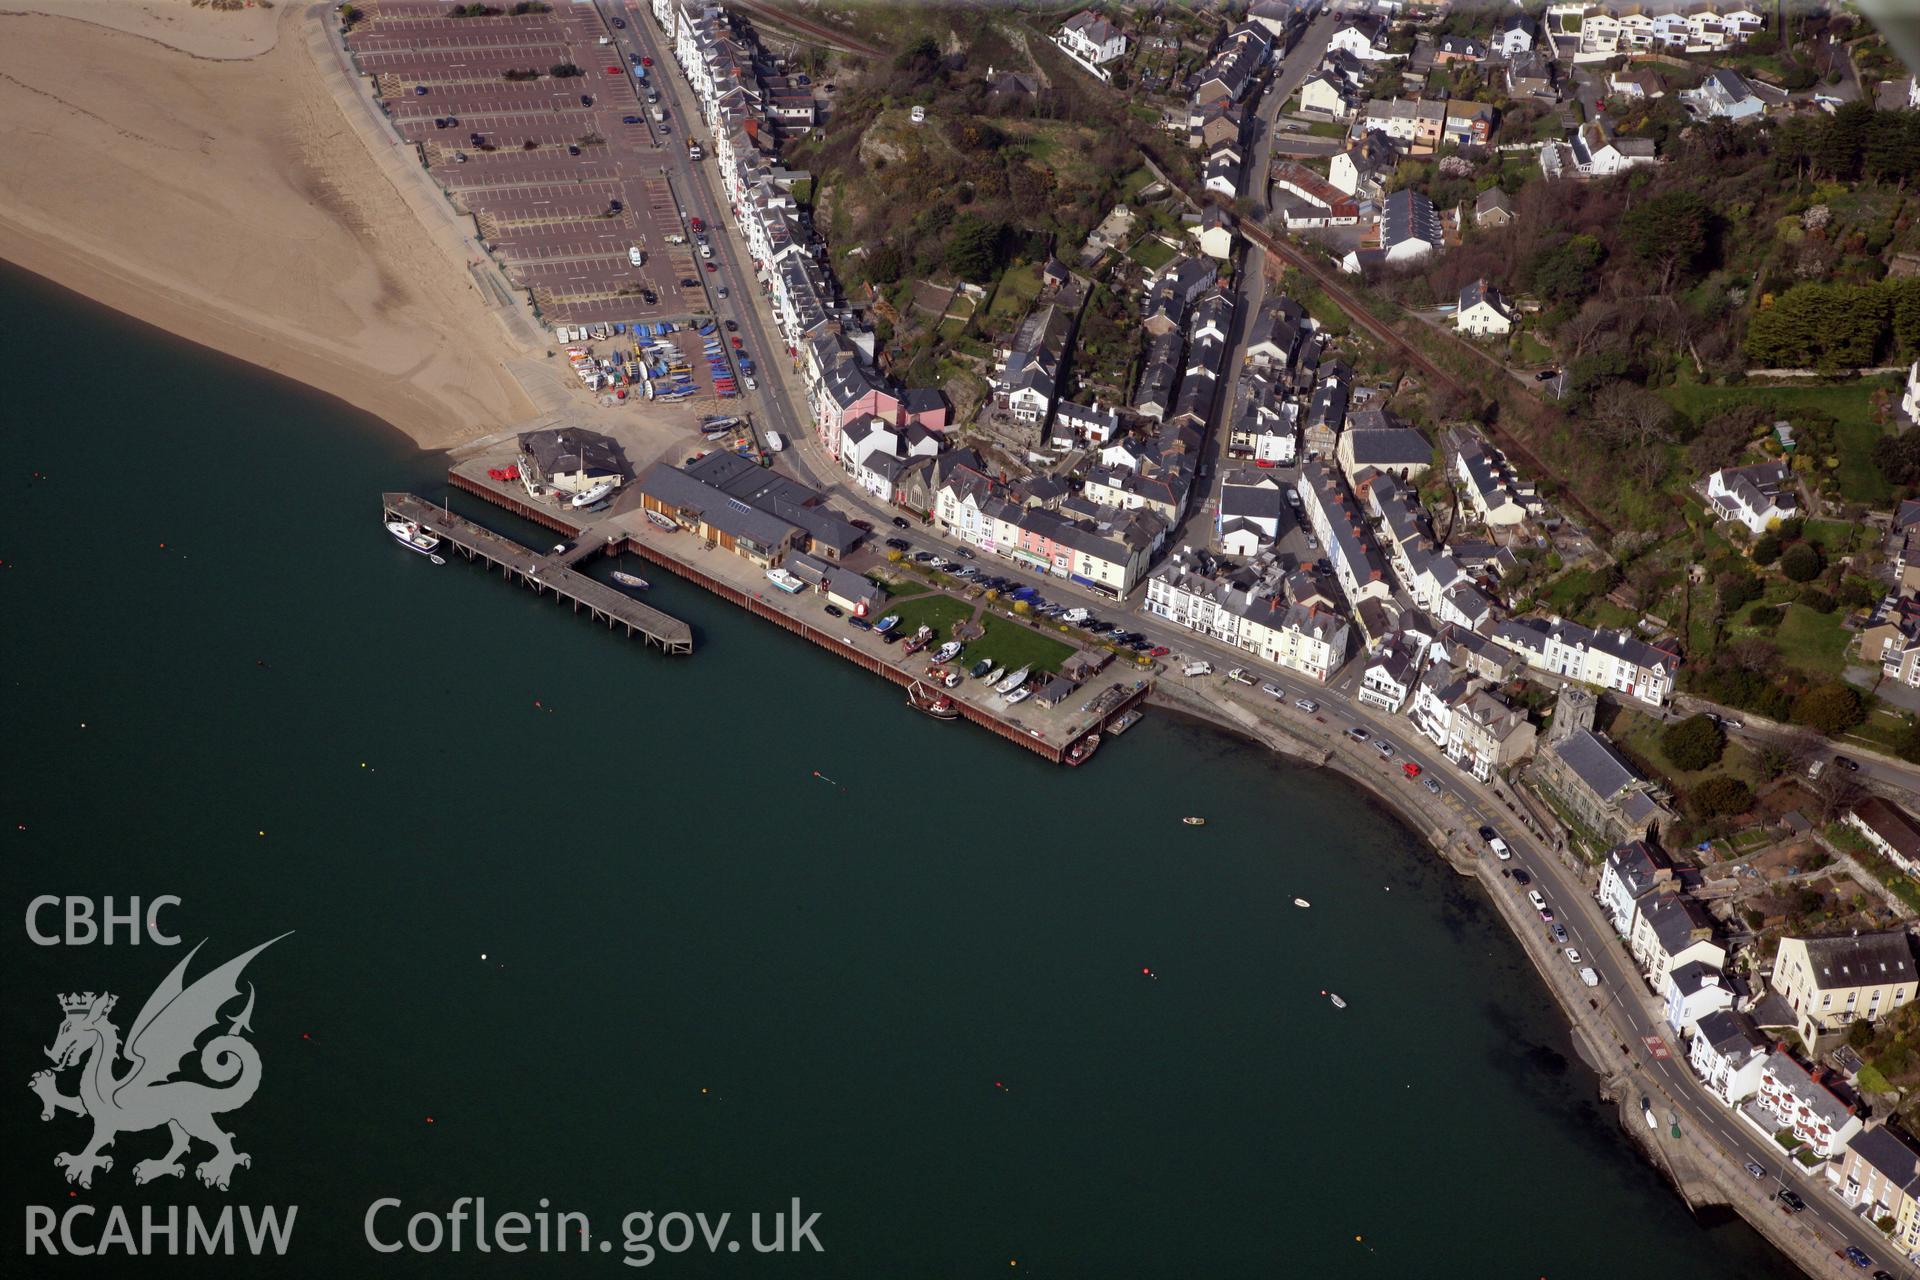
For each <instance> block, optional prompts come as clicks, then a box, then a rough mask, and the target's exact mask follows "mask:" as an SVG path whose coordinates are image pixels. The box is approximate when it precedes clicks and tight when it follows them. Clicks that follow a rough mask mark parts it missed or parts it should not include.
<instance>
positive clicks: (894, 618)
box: [873, 613, 900, 635]
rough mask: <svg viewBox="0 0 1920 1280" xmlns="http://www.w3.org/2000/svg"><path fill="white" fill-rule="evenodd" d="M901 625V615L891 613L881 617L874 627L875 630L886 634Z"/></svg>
mask: <svg viewBox="0 0 1920 1280" xmlns="http://www.w3.org/2000/svg"><path fill="white" fill-rule="evenodd" d="M899 625H900V615H899V614H897V613H890V614H888V615H887V616H886V617H884V618H882V619H880V621H878V622H876V623H874V624H873V629H874V630H875V631H878V632H879V633H880V634H882V635H885V634H886V633H887V632H889V631H891V630H893V629H894V628H895V627H897V626H899Z"/></svg>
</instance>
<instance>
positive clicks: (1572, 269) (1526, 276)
mask: <svg viewBox="0 0 1920 1280" xmlns="http://www.w3.org/2000/svg"><path fill="white" fill-rule="evenodd" d="M1605 256H1606V249H1605V248H1604V247H1602V246H1601V244H1600V242H1599V241H1598V240H1596V239H1595V238H1594V237H1592V236H1586V235H1581V236H1568V237H1567V238H1566V239H1564V240H1560V241H1556V242H1554V243H1552V244H1549V245H1547V246H1546V247H1545V248H1542V249H1541V250H1539V251H1538V252H1536V253H1535V254H1534V255H1533V256H1532V257H1531V258H1529V259H1528V260H1527V265H1526V269H1525V270H1524V271H1522V272H1521V279H1522V281H1523V282H1524V283H1525V285H1526V287H1528V288H1530V289H1532V290H1533V291H1534V292H1535V293H1538V294H1540V295H1542V296H1543V297H1546V298H1549V299H1551V300H1552V301H1554V302H1578V301H1580V299H1582V298H1585V297H1587V296H1588V295H1589V294H1591V293H1592V292H1593V288H1594V271H1595V268H1597V267H1599V265H1600V260H1601V259H1602V258H1604V257H1605ZM1576 354H1577V353H1576Z"/></svg>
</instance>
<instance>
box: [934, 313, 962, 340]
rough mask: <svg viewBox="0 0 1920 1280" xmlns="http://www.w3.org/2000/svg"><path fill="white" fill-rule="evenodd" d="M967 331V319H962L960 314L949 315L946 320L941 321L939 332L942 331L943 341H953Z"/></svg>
mask: <svg viewBox="0 0 1920 1280" xmlns="http://www.w3.org/2000/svg"><path fill="white" fill-rule="evenodd" d="M966 331H967V322H966V321H965V320H962V319H961V318H960V317H959V316H948V317H947V318H946V319H945V320H942V321H941V322H940V330H939V332H940V337H941V339H942V340H943V341H946V342H952V341H953V340H954V339H955V338H957V337H959V336H960V335H961V334H963V333H965V332H966Z"/></svg>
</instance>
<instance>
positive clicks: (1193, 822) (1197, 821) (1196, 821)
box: [1180, 818, 1207, 827]
mask: <svg viewBox="0 0 1920 1280" xmlns="http://www.w3.org/2000/svg"><path fill="white" fill-rule="evenodd" d="M1180 821H1182V822H1184V823H1186V824H1187V825H1188V826H1190V827H1204V826H1206V825H1207V820H1206V819H1205V818H1182V819H1180Z"/></svg>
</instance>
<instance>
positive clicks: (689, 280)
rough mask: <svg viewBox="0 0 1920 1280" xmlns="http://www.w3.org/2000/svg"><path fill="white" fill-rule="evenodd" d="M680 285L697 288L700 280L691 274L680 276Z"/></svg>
mask: <svg viewBox="0 0 1920 1280" xmlns="http://www.w3.org/2000/svg"><path fill="white" fill-rule="evenodd" d="M680 287H681V288H682V289H698V288H699V287H700V282H699V281H698V280H695V279H694V278H693V277H692V276H681V277H680Z"/></svg>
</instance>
